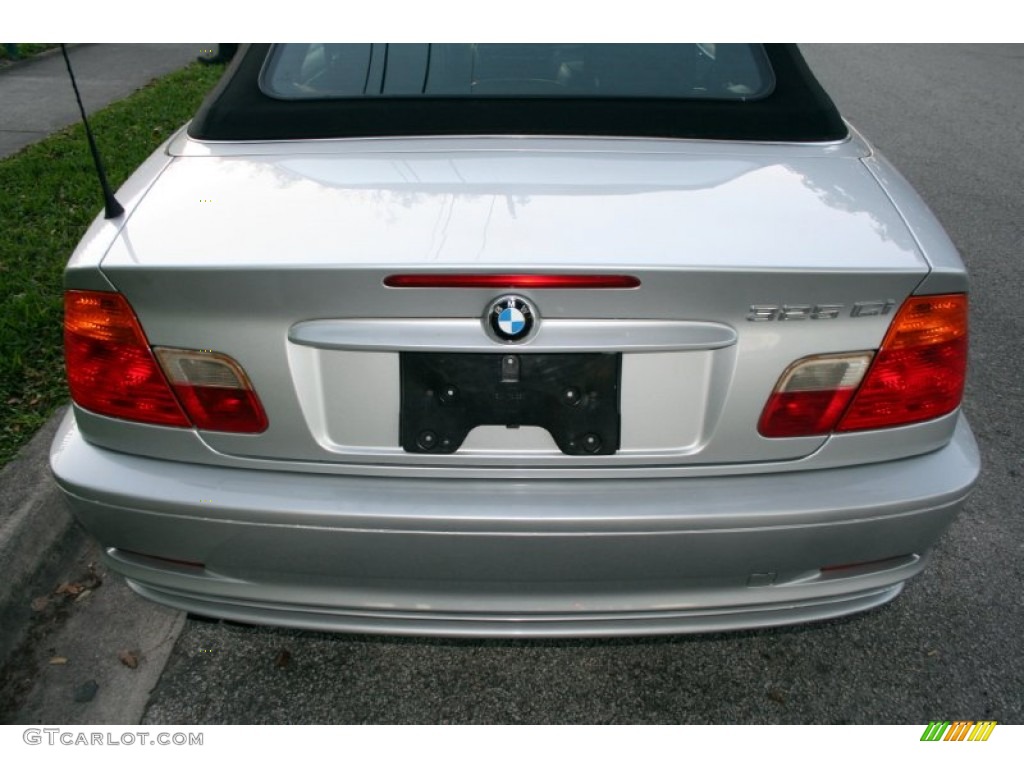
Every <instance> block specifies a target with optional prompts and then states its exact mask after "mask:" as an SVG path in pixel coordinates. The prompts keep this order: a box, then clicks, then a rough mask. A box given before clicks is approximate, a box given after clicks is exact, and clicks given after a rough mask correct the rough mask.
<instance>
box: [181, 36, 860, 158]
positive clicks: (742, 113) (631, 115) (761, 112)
mask: <svg viewBox="0 0 1024 768" xmlns="http://www.w3.org/2000/svg"><path fill="white" fill-rule="evenodd" d="M424 49H425V50H427V52H428V53H427V56H428V58H427V67H429V66H430V59H429V55H430V54H429V51H430V48H429V47H428V46H424ZM383 50H384V51H385V55H384V58H383V67H384V70H385V71H386V70H387V66H388V62H387V49H386V48H384V49H383ZM764 54H765V58H766V60H767V66H768V67H769V68H770V71H769V72H768V78H769V79H770V81H771V82H770V87H768V88H766V89H765V93H759V94H757V95H756V97H754V98H732V97H726V98H693V97H686V96H676V97H665V96H662V95H660V94H658V95H655V96H649V95H639V96H608V95H603V94H597V95H578V94H573V93H571V92H568V93H566V94H564V95H563V94H560V93H557V92H555V93H543V94H529V93H527V94H523V93H517V92H513V93H497V94H496V93H469V94H465V95H449V94H440V95H438V94H434V93H429V92H427V93H422V94H421V93H415V94H408V93H395V94H392V93H388V92H386V91H384V87H383V85H382V86H381V91H382V93H372V94H371V95H367V94H366V93H365V84H364V82H363V81H362V79H360V82H359V85H360V87H361V88H362V90H363V91H364V92H360V93H353V94H348V93H341V94H335V93H331V94H328V95H326V96H325V95H323V94H321V93H318V92H316V91H315V90H313V91H312V92H311V95H306V94H304V93H303V92H302V91H297V92H296V93H295V94H287V93H286V94H282V93H280V92H277V91H275V89H274V87H272V84H271V85H270V86H268V70H273V66H274V65H275V64H276V61H277V59H275V55H277V57H278V59H280V58H282V56H283V55H282V54H280V50H279V51H278V52H277V54H275V53H274V48H273V47H272V46H270V45H267V44H253V45H249V46H245V47H243V49H242V50H241V51H240V52H239V54H238V55H237V56H236V58H235V61H234V62H233V64H232V65H231V67H229V69H228V71H227V72H225V74H224V77H223V79H222V80H221V82H220V83H219V84H218V85H217V87H216V88H215V89H214V91H213V92H212V93H211V94H210V95H209V96H208V97H207V99H206V101H205V102H204V103H203V105H202V106H201V107H200V109H199V112H198V113H197V114H196V116H195V119H194V120H193V121H192V123H191V125H190V126H189V131H188V132H189V135H190V136H192V137H193V138H196V139H201V140H214V141H261V140H282V139H322V138H351V137H380V136H443V135H571V136H638V137H668V138H692V139H716V140H743V141H783V142H820V141H835V140H839V139H843V138H846V136H847V129H846V125H845V124H844V123H843V121H842V118H841V117H840V116H839V113H838V111H837V110H836V108H835V105H834V104H833V103H832V100H831V99H830V98H829V97H828V95H827V94H826V93H825V91H824V90H823V89H822V87H821V86H820V85H819V83H818V81H817V80H816V79H815V78H814V75H813V74H812V73H811V71H810V69H809V68H808V67H807V64H806V63H805V62H804V59H803V56H801V54H800V51H799V49H798V48H797V47H796V46H795V45H790V44H787V45H781V44H766V45H765V46H764ZM268 56H269V57H270V62H269V63H270V65H271V66H270V67H268ZM378 58H379V57H378ZM370 60H371V57H370V55H368V58H367V61H370ZM366 71H367V74H366V82H369V80H370V65H367V68H366ZM380 77H381V82H382V83H383V82H384V79H385V75H384V74H381V75H380ZM495 82H497V81H495ZM423 84H424V90H426V76H424V79H423ZM300 87H305V86H301V85H300V86H296V88H300Z"/></svg>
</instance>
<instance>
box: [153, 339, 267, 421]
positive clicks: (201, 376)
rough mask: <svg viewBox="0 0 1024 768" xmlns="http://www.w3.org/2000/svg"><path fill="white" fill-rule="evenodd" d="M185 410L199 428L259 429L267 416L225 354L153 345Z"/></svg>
mask: <svg viewBox="0 0 1024 768" xmlns="http://www.w3.org/2000/svg"><path fill="white" fill-rule="evenodd" d="M153 351H154V352H155V353H156V356H157V359H158V360H159V361H160V367H161V368H162V369H163V371H164V373H165V374H166V375H167V379H168V381H170V383H171V387H172V388H173V389H174V393H175V394H176V395H177V396H178V399H179V400H180V401H181V404H182V405H183V406H184V407H185V412H186V413H187V414H188V416H189V418H190V419H191V420H192V422H193V423H194V424H195V425H196V426H197V427H198V428H199V429H207V430H213V431H216V432H247V433H252V432H262V431H263V430H265V429H266V428H267V417H266V414H265V413H264V411H263V406H262V405H261V404H260V400H259V398H258V397H257V396H256V392H255V391H254V390H253V387H252V384H251V383H250V381H249V378H248V377H247V376H246V375H245V371H243V370H242V367H241V366H240V365H239V364H238V363H236V362H235V361H234V360H232V359H231V358H230V357H228V356H227V355H222V354H219V353H217V352H207V351H203V350H193V349H174V348H171V347H154V349H153Z"/></svg>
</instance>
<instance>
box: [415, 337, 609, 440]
mask: <svg viewBox="0 0 1024 768" xmlns="http://www.w3.org/2000/svg"><path fill="white" fill-rule="evenodd" d="M621 358H622V356H621V355H620V354H618V353H573V354H517V353H504V354H488V353H484V354H478V353H450V354H449V353H437V352H402V353H400V369H401V374H400V375H401V408H402V410H401V418H400V423H399V432H400V439H401V444H402V448H403V449H404V450H406V451H408V452H410V453H435V454H436V453H454V452H455V451H457V450H458V449H459V447H460V446H461V445H462V443H463V441H465V439H466V436H467V435H468V434H469V433H470V431H471V430H472V429H473V428H475V427H477V426H481V425H494V424H496V425H504V426H506V427H512V428H515V427H519V426H537V427H543V428H544V429H546V430H547V431H548V432H550V433H551V436H552V438H553V439H554V441H555V444H556V445H558V447H559V449H560V450H561V451H562V453H565V454H569V455H573V456H602V455H609V454H613V453H615V452H616V451H617V450H618V449H619V430H620V419H619V380H620V373H621Z"/></svg>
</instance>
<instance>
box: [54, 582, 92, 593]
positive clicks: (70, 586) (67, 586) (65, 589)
mask: <svg viewBox="0 0 1024 768" xmlns="http://www.w3.org/2000/svg"><path fill="white" fill-rule="evenodd" d="M83 589H85V587H83V586H82V585H81V584H76V583H75V582H73V581H65V582H64V583H63V584H61V585H60V586H59V587H57V589H56V590H54V591H55V592H56V593H57V594H58V595H77V594H79V593H80V592H81V591H82V590H83Z"/></svg>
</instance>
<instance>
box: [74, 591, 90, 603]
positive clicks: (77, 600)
mask: <svg viewBox="0 0 1024 768" xmlns="http://www.w3.org/2000/svg"><path fill="white" fill-rule="evenodd" d="M91 594H92V590H91V589H83V590H82V593H81V594H80V595H78V597H76V598H75V602H76V603H80V602H81V601H82V600H85V598H87V597H88V596H89V595H91Z"/></svg>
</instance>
